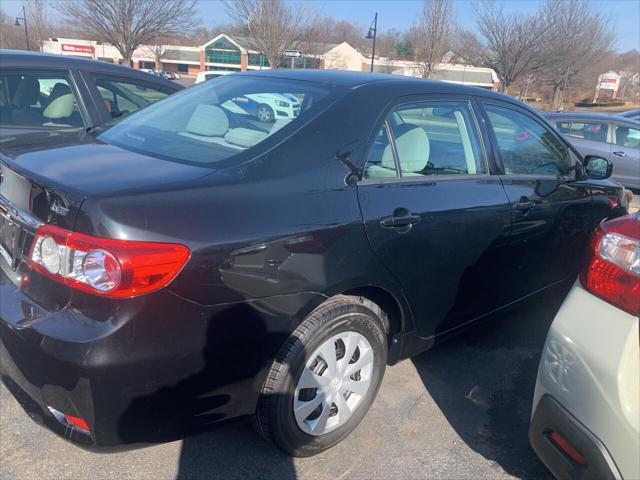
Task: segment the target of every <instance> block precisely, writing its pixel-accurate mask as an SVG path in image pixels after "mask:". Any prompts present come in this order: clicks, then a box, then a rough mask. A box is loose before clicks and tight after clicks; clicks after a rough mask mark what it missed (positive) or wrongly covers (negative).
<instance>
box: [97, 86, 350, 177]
mask: <svg viewBox="0 0 640 480" xmlns="http://www.w3.org/2000/svg"><path fill="white" fill-rule="evenodd" d="M337 96H338V92H337V91H336V90H335V89H333V88H326V87H324V86H320V85H317V84H311V83H307V82H296V81H290V80H283V79H265V78H260V77H252V76H241V75H226V76H224V77H220V78H216V79H215V80H211V81H208V82H204V83H202V84H200V85H196V86H194V87H191V88H188V89H187V90H184V91H182V92H180V93H177V94H175V95H172V96H171V97H169V98H167V99H166V100H163V101H160V102H158V103H155V104H153V105H150V106H149V107H147V108H145V109H143V110H141V111H140V112H137V113H134V114H133V115H131V116H129V117H126V118H124V119H123V120H121V121H120V122H118V123H117V124H115V125H114V126H113V127H111V128H109V129H108V130H106V131H105V132H104V133H102V135H100V136H99V139H100V140H102V141H104V142H107V143H110V144H113V145H116V146H119V147H122V148H126V149H129V150H133V151H136V152H139V153H144V154H147V155H153V156H157V157H162V158H167V159H169V160H175V161H180V162H187V163H198V164H203V163H204V164H209V163H216V162H220V161H222V160H225V159H228V158H230V157H233V156H235V155H238V154H240V153H242V152H245V151H247V150H250V149H252V148H254V147H257V146H258V145H261V144H263V143H264V144H265V145H266V144H267V142H268V141H269V140H270V139H271V137H272V136H274V135H275V134H276V133H277V132H280V133H281V134H285V135H286V133H287V132H290V131H293V130H292V129H295V128H297V127H298V126H300V125H302V124H303V123H304V122H307V121H308V120H309V119H311V118H313V117H314V116H315V115H317V114H318V113H319V112H320V111H322V110H324V109H325V108H326V107H327V106H328V105H329V104H330V103H332V102H333V101H334V100H335V99H336V98H337ZM280 138H283V137H282V136H281V135H280ZM271 140H277V139H271Z"/></svg>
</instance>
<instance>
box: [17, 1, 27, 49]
mask: <svg viewBox="0 0 640 480" xmlns="http://www.w3.org/2000/svg"><path fill="white" fill-rule="evenodd" d="M20 20H22V21H23V22H24V37H25V39H26V40H27V50H31V47H30V46H29V30H27V14H26V12H25V10H24V5H23V6H22V16H21V17H16V23H15V25H16V27H19V26H20Z"/></svg>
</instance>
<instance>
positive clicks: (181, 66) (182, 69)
mask: <svg viewBox="0 0 640 480" xmlns="http://www.w3.org/2000/svg"><path fill="white" fill-rule="evenodd" d="M176 68H177V69H178V72H179V73H189V65H187V64H186V63H178V64H177V65H176Z"/></svg>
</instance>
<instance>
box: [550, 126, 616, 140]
mask: <svg viewBox="0 0 640 480" xmlns="http://www.w3.org/2000/svg"><path fill="white" fill-rule="evenodd" d="M556 125H557V127H558V130H560V131H561V132H562V133H563V134H564V135H568V136H570V137H574V138H582V139H584V140H591V141H593V142H601V143H606V142H607V131H608V128H609V127H608V125H607V124H606V123H603V122H558V123H557V124H556Z"/></svg>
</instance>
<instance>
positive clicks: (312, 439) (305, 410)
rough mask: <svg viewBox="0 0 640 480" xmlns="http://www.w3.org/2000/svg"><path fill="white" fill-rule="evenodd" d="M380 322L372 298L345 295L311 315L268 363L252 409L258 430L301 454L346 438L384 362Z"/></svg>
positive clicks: (370, 396) (369, 397)
mask: <svg viewBox="0 0 640 480" xmlns="http://www.w3.org/2000/svg"><path fill="white" fill-rule="evenodd" d="M385 321H386V317H385V315H384V313H383V312H382V311H380V309H379V308H377V306H376V305H374V304H372V303H370V302H367V301H362V300H360V299H359V298H358V297H347V296H338V297H336V298H335V299H332V300H330V301H328V302H327V303H325V304H324V305H322V306H321V307H319V308H318V309H317V310H315V311H314V312H313V313H312V314H311V315H309V317H308V318H307V319H306V320H305V321H304V322H303V323H302V324H301V325H300V326H299V327H298V328H297V329H296V330H295V332H294V333H293V334H292V336H291V337H290V339H289V340H288V341H287V343H286V344H285V345H284V346H283V348H282V350H281V351H280V353H279V355H278V358H277V359H276V360H275V362H274V363H273V366H272V367H271V370H270V372H269V375H268V377H267V381H266V382H265V385H264V388H263V391H262V396H261V399H260V402H259V404H258V409H257V412H256V425H257V429H258V431H259V432H260V433H261V434H262V435H263V436H264V437H265V438H267V439H269V440H271V441H273V442H274V443H275V444H276V445H277V446H278V447H280V448H281V449H283V450H284V451H285V452H287V453H289V454H291V455H294V456H301V457H303V456H310V455H315V454H317V453H320V452H322V451H323V450H326V449H327V448H329V447H331V446H333V445H335V444H336V443H338V442H340V441H341V440H342V439H343V438H345V437H346V436H347V435H348V434H349V433H350V432H351V431H352V430H353V429H354V428H355V427H357V426H358V424H359V423H360V421H361V420H362V418H364V416H365V415H366V413H367V411H368V409H369V407H370V406H371V404H372V403H373V400H374V398H375V396H376V394H377V392H378V389H379V387H380V383H381V381H382V377H383V375H384V370H385V366H386V361H387V344H386V333H385V327H384V325H385Z"/></svg>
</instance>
